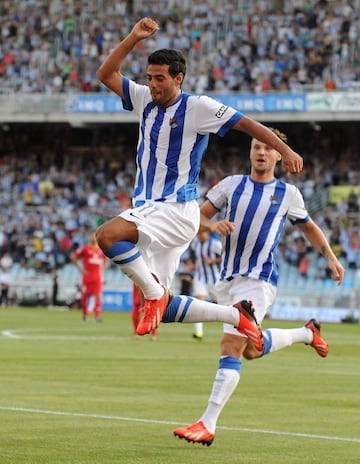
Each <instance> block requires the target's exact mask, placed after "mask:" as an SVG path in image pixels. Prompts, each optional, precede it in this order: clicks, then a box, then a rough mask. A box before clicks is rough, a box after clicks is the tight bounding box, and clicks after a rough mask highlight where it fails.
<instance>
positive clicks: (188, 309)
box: [168, 295, 240, 327]
mask: <svg viewBox="0 0 360 464" xmlns="http://www.w3.org/2000/svg"><path fill="white" fill-rule="evenodd" d="M172 306H173V307H174V312H175V311H176V315H175V316H174V319H172V320H171V322H184V323H190V322H217V321H219V322H226V323H228V324H232V325H233V326H234V327H237V326H238V325H239V322H240V313H239V310H238V309H236V308H234V307H233V306H223V305H219V304H216V303H210V302H209V301H204V300H197V299H196V298H193V297H188V296H186V295H176V301H175V299H174V301H173V303H172ZM168 311H169V308H168ZM180 319H181V321H180Z"/></svg>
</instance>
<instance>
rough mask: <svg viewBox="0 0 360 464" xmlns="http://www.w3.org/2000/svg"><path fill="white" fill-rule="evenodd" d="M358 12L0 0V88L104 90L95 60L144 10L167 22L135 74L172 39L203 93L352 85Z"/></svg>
mask: <svg viewBox="0 0 360 464" xmlns="http://www.w3.org/2000/svg"><path fill="white" fill-rule="evenodd" d="M359 12H360V10H359V2H358V1H357V0H353V1H351V0H328V1H327V0H308V1H299V0H286V1H270V0H268V1H264V0H262V1H257V2H242V1H229V0H227V1H222V2H220V1H217V0H208V1H204V0H194V1H188V0H184V1H181V2H180V1H178V0H167V1H165V0H152V1H151V2H149V1H143V2H137V1H135V0H134V1H122V0H94V1H92V2H85V1H82V0H2V1H1V4H0V91H1V92H22V93H47V94H53V93H79V92H103V91H104V92H105V88H104V87H102V86H100V84H99V81H98V80H97V78H96V70H97V68H98V67H99V65H100V63H101V62H102V61H103V60H104V57H105V56H106V54H107V53H108V52H109V50H110V49H111V48H113V47H114V46H115V45H116V44H117V43H118V42H119V41H120V40H121V39H122V38H123V37H124V36H125V35H126V34H127V33H128V32H129V30H130V29H131V27H132V26H133V24H134V22H135V21H136V20H137V19H138V18H139V17H142V16H145V15H149V16H152V17H154V18H155V19H156V20H157V21H158V22H159V24H160V27H161V29H160V31H159V32H158V33H157V34H156V35H155V36H154V37H153V38H152V39H149V40H147V41H146V42H144V43H142V44H140V45H139V46H138V47H137V48H136V50H135V51H134V52H133V53H131V55H130V56H129V58H128V59H127V61H126V63H125V67H126V74H127V75H128V76H129V77H134V78H135V79H136V80H138V81H141V79H143V78H144V75H143V73H144V68H145V62H146V57H147V54H148V53H149V51H153V50H154V49H157V48H176V49H180V50H182V51H183V52H184V54H185V55H186V57H187V60H188V76H187V79H186V80H185V83H184V89H185V90H191V91H196V92H198V93H203V92H212V91H214V92H218V93H219V92H230V91H241V92H268V91H272V90H276V91H292V92H296V91H301V90H302V89H303V88H304V86H310V87H311V86H314V85H315V86H316V85H320V86H321V88H327V89H329V90H332V89H335V88H338V89H349V88H354V87H357V86H360V82H359V81H360V79H359V76H360V74H359V73H360V14H359Z"/></svg>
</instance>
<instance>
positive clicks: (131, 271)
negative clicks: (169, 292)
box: [119, 256, 164, 300]
mask: <svg viewBox="0 0 360 464" xmlns="http://www.w3.org/2000/svg"><path fill="white" fill-rule="evenodd" d="M119 267H120V269H121V270H122V272H123V273H124V274H126V275H127V276H128V277H129V278H130V279H131V280H132V281H133V282H134V283H135V284H136V285H137V287H139V288H140V290H141V291H142V293H143V295H144V298H146V299H147V300H157V299H159V298H161V297H162V296H163V294H164V288H163V286H162V285H160V284H159V283H158V282H157V281H156V280H155V279H154V276H153V275H152V273H151V272H150V271H149V268H148V267H147V265H146V263H145V261H144V260H143V258H142V256H140V257H138V258H136V259H135V260H134V261H131V262H129V263H126V264H121V265H119Z"/></svg>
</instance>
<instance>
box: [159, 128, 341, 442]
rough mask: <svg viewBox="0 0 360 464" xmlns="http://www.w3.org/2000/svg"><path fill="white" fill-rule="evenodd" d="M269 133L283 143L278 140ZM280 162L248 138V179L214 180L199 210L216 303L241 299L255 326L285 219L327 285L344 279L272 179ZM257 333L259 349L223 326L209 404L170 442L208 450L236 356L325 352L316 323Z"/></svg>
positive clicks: (273, 281) (234, 380)
mask: <svg viewBox="0 0 360 464" xmlns="http://www.w3.org/2000/svg"><path fill="white" fill-rule="evenodd" d="M273 130H274V133H275V134H277V136H279V137H281V138H283V140H284V141H286V136H285V134H283V133H281V132H280V131H278V130H276V129H273ZM280 159H281V155H280V153H279V152H277V151H276V150H274V149H273V148H271V147H270V146H268V145H266V144H264V143H262V142H260V141H259V140H257V139H256V138H253V140H252V142H251V149H250V161H251V173H250V175H235V176H230V177H226V178H225V179H223V180H221V181H220V182H219V183H218V184H217V185H215V186H214V187H213V188H212V189H211V190H210V191H209V192H208V194H207V200H206V201H205V202H204V203H203V205H202V206H201V209H200V210H201V214H202V219H201V225H202V227H203V228H204V229H205V230H210V231H212V232H216V233H218V234H219V235H221V236H223V237H225V245H224V252H223V260H222V266H221V273H220V279H219V282H218V284H217V286H216V289H217V296H218V301H219V303H221V304H222V305H231V304H232V303H233V302H236V301H238V300H239V298H240V297H241V298H245V299H249V300H251V301H252V303H253V304H254V307H255V308H256V311H255V315H256V319H257V322H258V324H259V326H260V324H261V322H262V321H263V319H264V317H265V315H266V312H267V310H268V309H269V307H270V306H271V305H272V304H273V302H274V299H275V296H276V286H277V281H278V264H277V262H276V250H277V247H278V245H279V241H280V236H281V232H282V231H283V228H284V224H285V221H286V219H287V218H288V219H289V220H290V221H291V223H292V224H293V225H296V226H297V227H298V228H299V229H300V230H301V231H302V232H303V233H304V235H305V236H306V238H307V239H308V240H309V242H310V243H311V244H312V246H313V247H314V249H315V250H316V251H317V252H318V253H320V254H321V255H322V256H324V257H325V258H327V261H328V267H329V269H330V270H331V271H332V274H333V279H334V280H336V281H337V282H338V284H341V282H342V281H343V277H344V268H343V266H342V265H341V263H340V262H339V261H338V259H337V258H336V256H335V255H334V253H333V251H332V249H331V247H330V245H329V243H328V241H327V239H326V237H325V235H324V234H323V232H322V231H321V229H320V228H319V227H318V226H317V225H316V224H315V223H314V222H313V220H312V219H311V218H310V217H309V214H308V212H307V210H306V209H305V205H304V200H303V197H302V195H301V193H300V191H299V190H298V189H297V188H296V187H295V186H294V185H290V184H288V183H285V182H283V181H281V180H279V179H277V178H276V177H275V167H276V164H277V162H278V161H280ZM222 209H225V210H226V213H225V218H224V219H223V220H220V221H212V220H211V218H212V217H214V215H215V214H217V213H218V212H219V211H221V210H222ZM176 298H177V297H175V298H174V300H173V301H172V302H171V303H170V305H169V308H168V309H167V312H166V318H167V319H168V320H170V321H171V320H173V319H174V316H173V314H177V313H178V312H179V308H178V307H177V301H176ZM180 304H181V303H180V302H179V304H178V306H180ZM262 335H263V339H262V340H263V346H262V349H261V351H260V350H258V349H257V348H256V347H255V346H254V344H253V342H252V341H249V340H247V339H246V338H244V337H243V336H242V334H241V333H239V332H237V331H234V328H233V327H232V326H230V325H228V324H224V334H223V338H222V341H221V356H220V361H219V367H218V370H217V373H216V376H215V380H214V383H213V389H212V392H211V395H210V397H209V401H208V406H207V408H206V410H205V411H204V413H203V415H202V416H201V417H200V418H199V420H198V421H197V422H195V423H194V424H191V425H190V426H187V427H180V428H177V429H175V430H174V435H175V436H177V437H179V438H183V439H185V440H187V441H189V442H193V443H201V444H203V445H208V446H209V445H211V443H212V442H213V440H214V437H215V431H216V423H217V420H218V417H219V415H220V413H221V411H222V410H223V408H224V406H225V404H226V403H227V401H228V400H229V398H230V397H231V395H232V393H233V392H234V390H235V388H236V386H237V384H238V382H239V380H240V372H241V367H242V360H241V358H246V359H253V358H258V357H260V356H264V355H266V354H268V353H271V352H274V351H277V350H280V349H282V348H285V347H287V346H290V345H292V344H293V343H305V344H307V345H311V346H312V347H313V348H314V349H315V351H316V352H317V353H318V355H319V356H321V357H326V356H327V354H328V345H327V343H326V341H325V340H324V339H323V338H322V337H321V335H320V323H319V321H317V320H316V319H311V320H309V321H308V322H307V323H306V324H305V325H304V326H303V327H300V328H296V329H288V330H286V329H268V330H264V331H263V332H262Z"/></svg>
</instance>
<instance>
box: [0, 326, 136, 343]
mask: <svg viewBox="0 0 360 464" xmlns="http://www.w3.org/2000/svg"><path fill="white" fill-rule="evenodd" d="M47 330H52V331H55V332H56V331H57V332H59V331H60V332H64V331H68V330H69V329H54V328H53V329H45V328H31V329H29V328H26V329H6V330H3V331H2V332H1V335H2V336H3V337H6V338H12V339H16V340H19V339H20V340H84V339H86V340H120V339H122V338H128V337H121V336H115V335H89V334H87V333H84V332H82V331H81V329H77V330H78V331H79V332H80V331H81V333H79V335H56V334H47V335H42V334H38V333H37V332H45V331H47ZM72 330H74V329H72Z"/></svg>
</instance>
